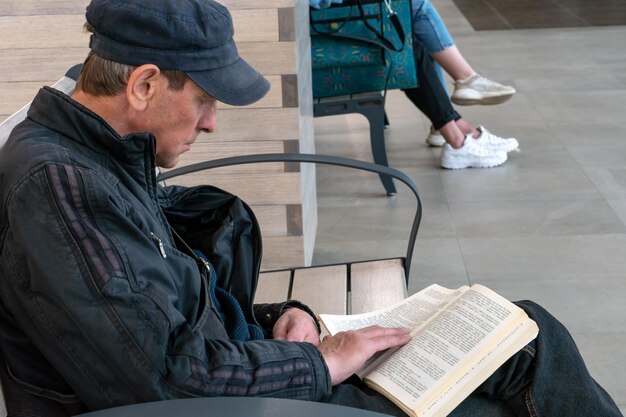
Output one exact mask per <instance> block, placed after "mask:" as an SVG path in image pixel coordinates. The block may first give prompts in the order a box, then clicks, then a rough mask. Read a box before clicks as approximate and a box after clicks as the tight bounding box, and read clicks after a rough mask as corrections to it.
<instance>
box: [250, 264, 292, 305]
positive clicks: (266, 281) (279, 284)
mask: <svg viewBox="0 0 626 417" xmlns="http://www.w3.org/2000/svg"><path fill="white" fill-rule="evenodd" d="M290 280H291V271H288V270H286V271H274V272H264V273H262V274H260V275H259V283H258V285H257V288H256V294H255V296H254V302H255V304H263V303H280V302H283V301H285V300H287V299H288V297H289V281H290Z"/></svg>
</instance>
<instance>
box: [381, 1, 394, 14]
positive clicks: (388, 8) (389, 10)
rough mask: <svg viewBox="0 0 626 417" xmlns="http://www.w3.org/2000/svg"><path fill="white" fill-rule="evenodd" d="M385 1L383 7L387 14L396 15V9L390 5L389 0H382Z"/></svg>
mask: <svg viewBox="0 0 626 417" xmlns="http://www.w3.org/2000/svg"><path fill="white" fill-rule="evenodd" d="M383 1H384V2H385V7H386V8H387V13H388V15H389V16H393V15H396V14H397V13H396V11H395V10H393V8H392V7H391V0H383Z"/></svg>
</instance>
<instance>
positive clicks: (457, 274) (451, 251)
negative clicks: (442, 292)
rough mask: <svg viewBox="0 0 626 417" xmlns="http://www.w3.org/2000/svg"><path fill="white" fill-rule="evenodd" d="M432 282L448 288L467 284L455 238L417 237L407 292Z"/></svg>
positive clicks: (417, 289)
mask: <svg viewBox="0 0 626 417" xmlns="http://www.w3.org/2000/svg"><path fill="white" fill-rule="evenodd" d="M433 283H437V284H440V285H443V286H444V287H448V288H458V287H460V286H462V285H468V280H467V272H466V271H465V265H464V262H463V257H462V255H461V252H460V250H459V244H458V242H457V240H456V239H422V238H418V240H417V244H416V247H415V254H414V255H413V262H412V265H411V277H410V281H409V294H412V293H415V292H416V291H419V290H421V289H423V288H425V287H427V286H429V285H430V284H433Z"/></svg>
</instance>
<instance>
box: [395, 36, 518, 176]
mask: <svg viewBox="0 0 626 417" xmlns="http://www.w3.org/2000/svg"><path fill="white" fill-rule="evenodd" d="M413 48H414V51H415V68H416V71H417V79H418V80H419V83H420V84H419V87H416V88H411V89H406V90H404V92H405V94H406V96H407V97H408V98H409V99H410V100H411V101H412V102H413V104H415V105H416V106H417V107H418V108H419V109H420V110H421V111H422V112H423V113H424V114H425V115H426V117H428V118H429V119H430V121H431V123H432V124H433V127H434V129H436V130H440V132H441V134H442V136H443V139H444V140H445V142H447V144H445V146H444V149H443V150H442V154H441V166H442V167H444V168H451V169H458V168H469V167H480V168H487V167H493V166H498V165H501V164H503V163H504V162H506V159H507V155H506V153H507V152H509V151H511V150H513V149H516V148H517V146H518V143H517V140H515V139H502V138H499V137H497V136H494V135H492V134H490V133H489V132H488V131H487V130H486V129H485V128H482V127H481V128H479V129H476V128H473V127H472V126H471V125H470V124H468V123H466V122H465V121H463V120H462V119H461V116H460V115H459V114H458V113H457V112H456V110H454V107H453V106H452V103H451V102H450V98H449V97H448V95H447V93H446V92H445V90H444V89H443V87H442V86H441V83H440V82H439V80H438V77H437V73H436V71H435V67H434V64H433V61H432V59H431V58H430V56H428V54H427V53H426V50H425V49H424V46H423V45H422V44H421V43H420V42H419V41H417V40H415V41H414V44H413ZM468 139H470V140H468ZM438 145H439V146H442V145H444V143H441V144H438Z"/></svg>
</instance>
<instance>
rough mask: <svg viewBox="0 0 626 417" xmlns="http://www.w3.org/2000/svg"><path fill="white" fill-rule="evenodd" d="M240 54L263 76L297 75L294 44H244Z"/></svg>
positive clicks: (239, 46) (240, 46)
mask: <svg viewBox="0 0 626 417" xmlns="http://www.w3.org/2000/svg"><path fill="white" fill-rule="evenodd" d="M237 48H238V50H239V54H240V55H241V56H242V57H244V59H245V60H246V61H248V63H250V65H252V66H253V67H254V68H256V69H257V70H258V71H259V72H261V73H262V74H272V75H275V74H295V73H296V60H295V55H296V51H295V43H294V42H244V43H240V44H238V45H237Z"/></svg>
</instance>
